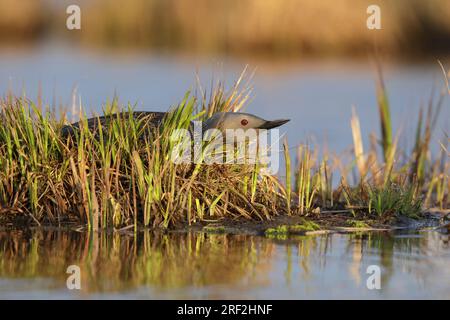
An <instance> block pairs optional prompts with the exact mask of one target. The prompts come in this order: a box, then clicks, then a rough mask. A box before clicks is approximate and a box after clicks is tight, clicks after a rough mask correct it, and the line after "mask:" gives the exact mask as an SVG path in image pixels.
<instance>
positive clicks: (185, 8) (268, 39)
mask: <svg viewBox="0 0 450 320" xmlns="http://www.w3.org/2000/svg"><path fill="white" fill-rule="evenodd" d="M68 4H79V5H80V7H81V10H82V30H81V31H68V30H66V28H65V19H66V17H67V14H66V12H65V5H68ZM370 4H373V1H369V0H360V1H352V0H340V1H338V2H335V1H320V2H319V1H311V0H283V1H275V0H266V1H258V0H239V1H237V0H226V1H225V0H218V1H209V0H186V1H178V0H132V1H127V3H126V5H124V3H123V2H120V1H113V0H92V1H82V0H78V1H76V0H73V1H67V0H63V1H54V0H21V1H19V2H17V1H15V0H0V43H2V42H3V43H4V42H5V41H6V40H16V41H19V40H20V41H21V40H23V41H29V40H30V39H37V38H39V37H53V36H55V35H59V36H62V38H63V39H68V40H76V41H81V42H82V43H83V44H86V45H95V46H123V47H150V48H158V49H183V50H189V51H199V52H200V51H201V52H226V53H235V54H236V53H239V54H243V53H246V54H262V55H264V54H267V55H295V54H310V55H312V54H318V55H323V54H362V53H365V52H373V50H374V49H376V50H378V51H379V52H387V53H393V54H401V55H402V56H405V55H418V54H425V53H427V54H429V53H433V52H448V51H449V50H450V41H449V40H450V2H449V1H447V0H430V1H421V0H398V1H387V0H380V1H377V4H378V5H379V6H380V7H381V23H382V30H368V29H367V28H366V19H367V17H368V14H367V13H366V10H367V7H368V6H369V5H370ZM74 38H76V39H74Z"/></svg>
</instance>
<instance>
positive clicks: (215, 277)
mask: <svg viewBox="0 0 450 320" xmlns="http://www.w3.org/2000/svg"><path fill="white" fill-rule="evenodd" d="M449 240H450V236H449V235H448V234H447V235H444V234H439V233H436V232H418V233H413V234H410V233H406V234H395V233H365V234H352V235H344V234H333V235H326V236H325V235H322V236H301V237H300V236H298V237H293V238H289V239H278V240H277V239H268V238H264V237H260V236H249V235H211V234H204V233H170V234H155V233H151V232H141V233H139V234H138V236H137V237H134V236H133V235H119V234H117V233H116V234H99V235H98V234H95V235H89V234H87V233H79V232H74V231H51V230H47V231H45V230H35V231H2V232H0V298H19V299H21V298H45V299H53V298H55V299H56V298H62V299H71V298H76V299H78V298H83V299H85V298H95V299H102V298H138V299H161V298H162V299H165V298H169V299H309V298H320V299H328V298H332V299H333V298H344V299H346V298H362V299H395V298H408V299H416V298H426V299H428V298H435V299H449V298H450V269H449V268H448V266H449V265H450V241H449ZM70 265H77V266H79V267H80V275H81V278H80V279H81V290H68V289H67V287H66V280H67V277H68V276H69V274H67V273H66V270H67V268H68V266H70ZM369 265H378V266H379V267H380V268H381V289H380V290H376V289H374V290H369V289H367V286H366V281H367V278H368V277H369V275H368V274H367V273H366V271H367V267H368V266H369Z"/></svg>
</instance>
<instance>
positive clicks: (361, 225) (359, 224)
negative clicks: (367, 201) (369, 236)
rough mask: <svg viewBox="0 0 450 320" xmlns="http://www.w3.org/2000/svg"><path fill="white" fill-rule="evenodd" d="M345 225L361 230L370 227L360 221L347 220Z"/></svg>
mask: <svg viewBox="0 0 450 320" xmlns="http://www.w3.org/2000/svg"><path fill="white" fill-rule="evenodd" d="M347 225H348V226H349V227H352V228H361V229H363V228H370V226H369V225H368V224H367V223H365V222H364V221H360V220H351V219H349V220H347Z"/></svg>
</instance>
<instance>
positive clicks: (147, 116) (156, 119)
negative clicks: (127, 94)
mask: <svg viewBox="0 0 450 320" xmlns="http://www.w3.org/2000/svg"><path fill="white" fill-rule="evenodd" d="M165 115H166V112H148V111H135V112H132V117H133V118H134V119H136V120H142V121H144V123H143V125H144V126H146V128H147V129H149V130H152V129H154V128H158V127H159V126H160V125H161V123H162V121H163V119H164V116H165ZM129 116H130V113H129V112H120V113H114V114H110V115H107V116H101V117H93V118H89V119H87V121H86V122H87V126H88V128H89V131H91V132H93V133H96V132H97V130H98V128H99V124H101V126H102V128H107V127H108V126H109V125H110V123H111V121H113V120H114V119H117V118H121V119H127V118H128V117H129ZM81 125H82V122H81V121H78V122H75V123H72V124H70V125H66V126H64V127H62V128H61V135H62V137H63V138H68V137H69V136H70V137H72V138H74V137H75V131H76V130H79V129H80V127H81ZM104 130H105V129H104Z"/></svg>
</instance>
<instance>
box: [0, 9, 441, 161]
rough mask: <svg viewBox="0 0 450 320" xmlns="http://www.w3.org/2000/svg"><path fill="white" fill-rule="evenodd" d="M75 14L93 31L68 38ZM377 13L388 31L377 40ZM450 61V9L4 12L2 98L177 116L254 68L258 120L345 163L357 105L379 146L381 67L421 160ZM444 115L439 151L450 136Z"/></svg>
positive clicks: (0, 17)
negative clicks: (421, 121) (422, 133)
mask: <svg viewBox="0 0 450 320" xmlns="http://www.w3.org/2000/svg"><path fill="white" fill-rule="evenodd" d="M70 4H77V5H79V6H80V8H81V30H68V29H67V28H66V19H67V17H68V16H69V15H68V14H67V13H66V8H67V6H68V5H70ZM371 4H376V5H379V7H380V8H381V26H382V29H381V30H369V29H368V28H367V27H366V20H367V18H368V16H369V15H368V14H367V12H366V10H367V7H368V6H369V5H371ZM449 56H450V1H448V0H429V1H423V0H397V1H388V0H378V1H375V0H367V1H366V0H337V1H312V0H264V1H261V0H128V1H114V0H85V1H83V0H79V1H76V0H67V1H66V0H20V1H17V0H0V91H1V94H2V95H5V94H6V93H7V92H8V91H10V90H11V91H13V92H14V93H16V94H22V93H23V92H26V94H27V96H28V97H30V98H32V99H37V98H39V99H42V101H43V102H44V103H46V104H48V105H50V106H53V107H57V106H60V105H64V106H68V107H70V106H71V105H72V104H73V103H74V101H73V100H74V99H73V96H76V97H77V101H76V103H79V101H80V100H81V103H82V104H83V106H84V109H85V110H86V112H87V113H88V114H91V113H92V112H101V110H102V105H103V104H104V103H105V102H107V101H108V100H112V99H113V98H114V97H118V99H119V101H120V102H121V103H123V104H126V103H128V102H130V103H131V104H133V105H136V109H140V110H162V111H164V110H167V109H168V108H169V107H170V106H171V105H174V104H176V103H177V102H178V101H180V100H181V98H182V97H183V95H184V93H185V92H186V91H187V90H189V89H194V90H195V88H196V82H197V79H196V77H197V75H198V76H199V78H200V80H201V81H202V83H203V84H204V85H205V88H206V89H207V88H208V87H209V86H210V83H211V80H212V79H217V80H218V79H224V80H226V82H227V84H228V85H230V86H231V85H232V83H233V80H235V79H236V78H237V77H238V76H239V74H240V73H241V72H242V70H243V69H244V68H245V66H247V65H248V70H249V71H250V72H249V73H252V72H254V76H253V79H252V81H251V83H252V85H253V94H252V97H253V99H252V100H251V102H250V104H249V106H248V109H247V111H249V112H252V113H255V114H258V115H260V116H262V117H266V118H277V117H281V118H291V119H292V121H291V122H290V123H289V124H288V125H286V127H285V128H283V129H284V131H285V132H287V134H288V137H289V142H290V143H291V145H292V146H295V145H296V144H299V143H302V142H305V141H307V140H309V141H317V142H319V143H321V144H322V143H324V142H326V143H325V145H326V146H327V147H328V148H329V149H330V150H331V151H334V152H337V153H339V152H343V151H344V150H346V149H348V147H349V146H350V145H351V142H352V136H351V129H350V125H349V123H350V116H351V107H352V105H354V106H355V107H356V110H357V112H358V114H359V116H360V121H361V129H362V132H363V134H364V133H365V137H364V138H365V139H366V140H365V142H366V144H368V136H369V133H370V132H376V133H378V130H379V128H378V120H376V119H378V110H377V107H376V94H375V79H376V73H375V68H374V60H375V57H376V58H377V59H379V60H380V61H381V64H382V67H383V71H384V76H385V81H386V87H387V91H388V95H389V98H390V100H391V105H392V113H393V114H392V118H393V123H394V126H395V129H397V130H401V131H402V132H403V133H405V132H406V134H404V135H403V136H404V137H405V138H404V141H402V140H401V143H402V145H403V146H404V147H405V148H412V147H413V146H412V143H413V137H414V132H413V131H414V127H415V124H416V117H417V114H418V112H417V111H418V109H419V108H420V106H423V105H426V104H427V103H428V100H429V98H430V95H432V92H433V88H434V89H435V90H436V91H437V92H438V91H439V90H440V89H441V88H442V86H443V84H444V81H443V79H444V78H443V73H442V70H441V68H440V66H439V64H438V62H437V60H438V59H439V60H440V61H441V62H442V63H443V65H444V66H445V67H446V68H447V70H448V69H449V67H450V60H449ZM447 100H448V99H447ZM444 104H445V105H444V107H443V111H442V113H441V118H440V120H439V122H438V127H439V128H437V130H435V133H436V134H437V135H438V138H441V137H442V133H443V132H444V131H447V132H448V131H449V119H450V117H449V115H450V107H449V103H448V101H445V103H444ZM407 137H411V138H410V139H411V140H408V138H407ZM437 143H438V141H437V139H436V141H435V145H436V146H437Z"/></svg>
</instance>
